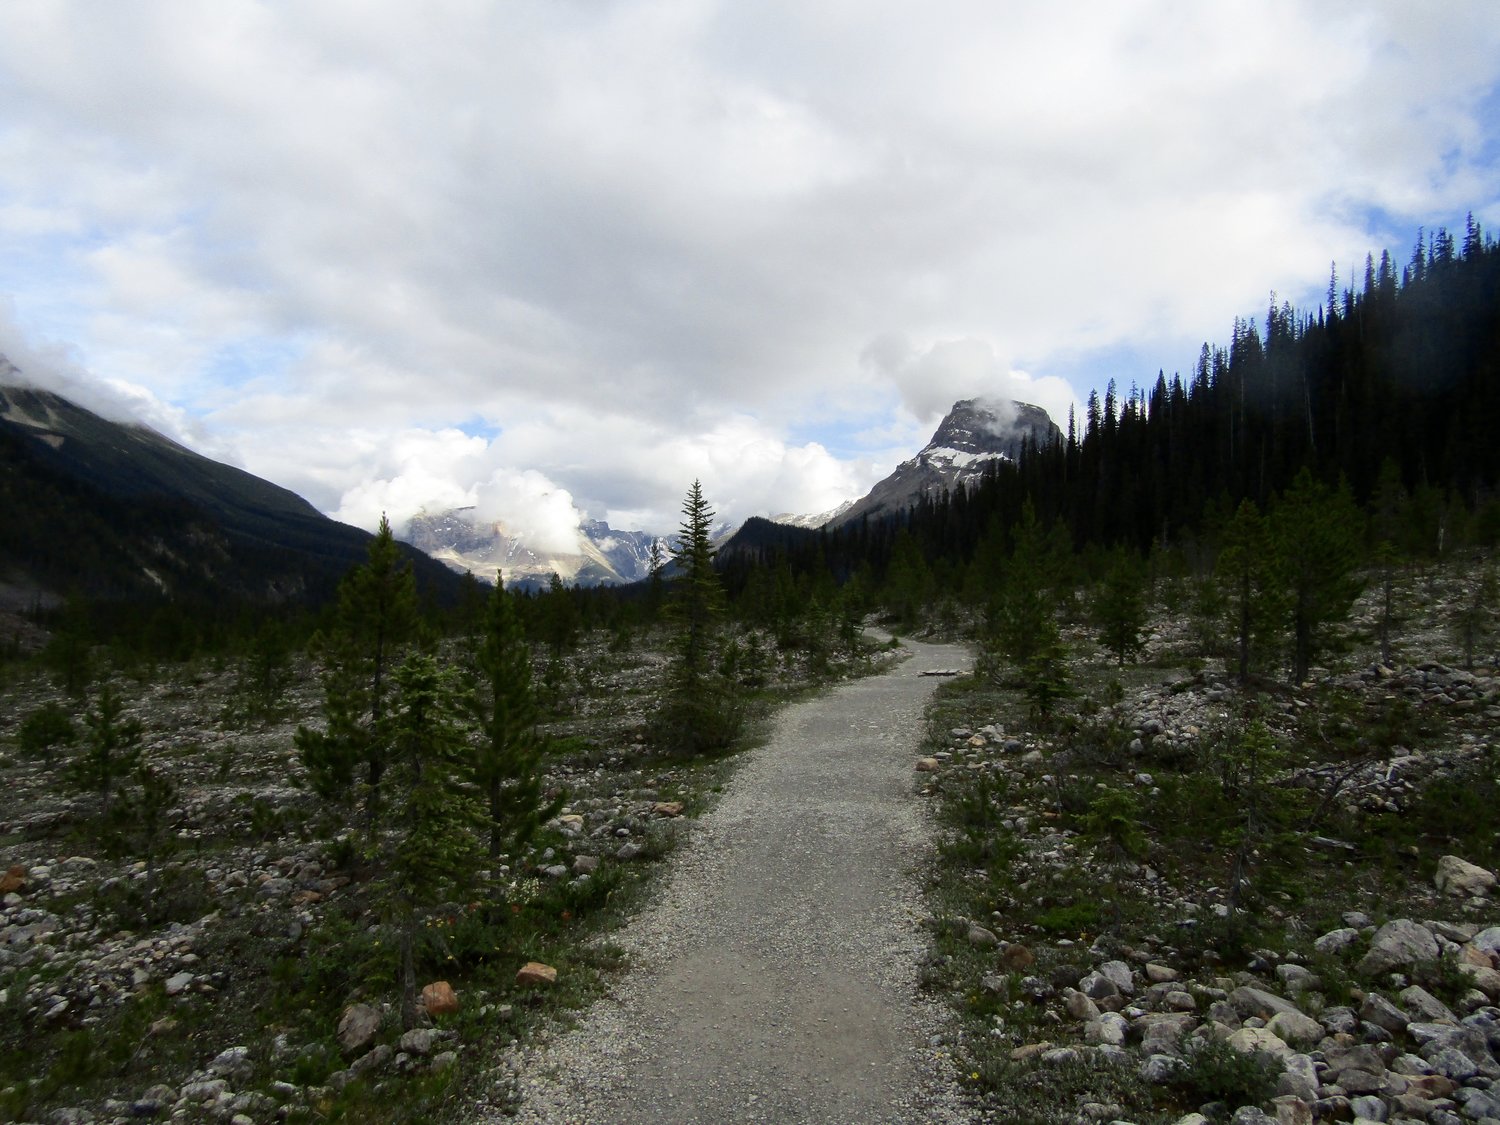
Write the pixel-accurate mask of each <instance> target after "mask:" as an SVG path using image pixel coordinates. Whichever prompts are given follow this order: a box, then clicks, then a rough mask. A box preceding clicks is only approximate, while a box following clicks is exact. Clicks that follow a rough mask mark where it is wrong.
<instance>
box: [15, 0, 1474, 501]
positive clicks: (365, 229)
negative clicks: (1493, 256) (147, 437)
mask: <svg viewBox="0 0 1500 1125" xmlns="http://www.w3.org/2000/svg"><path fill="white" fill-rule="evenodd" d="M1491 9H1492V0H1433V2H1431V3H1428V4H1424V5H1422V6H1421V7H1420V9H1417V8H1414V7H1413V6H1411V5H1409V4H1402V3H1398V2H1397V0H1378V2H1374V3H1368V4H1359V5H1354V4H1344V3H1336V4H1328V3H1324V2H1320V0H1257V2H1256V3H1253V4H1252V3H1250V2H1249V0H1226V2H1223V3H1216V4H1212V5H1188V6H1184V5H1182V4H1179V3H1175V2H1172V0H1141V2H1139V3H1132V4H1119V3H1117V2H1115V0H1077V2H1075V3H1070V4H1068V5H1063V6H1058V5H1042V4H1007V5H996V4H993V3H987V2H983V3H982V2H980V0H934V2H933V3H930V4H928V5H925V6H923V7H921V8H916V7H914V6H911V5H909V4H905V3H896V2H894V0H872V2H871V3H868V4H864V5H857V6H853V5H846V4H805V3H792V2H790V0H765V2H763V3H755V4H735V3H730V2H729V0H639V2H635V3H628V4H577V3H559V2H557V0H517V2H515V3H510V4H505V5H500V6H486V5H472V4H467V3H463V2H459V0H451V2H449V0H442V2H438V3H435V4H428V5H412V4H408V3H398V2H396V0H365V2H362V3H359V4H346V3H339V4H316V5H307V4H296V3H290V2H286V0H271V2H266V3H251V2H249V0H225V2H224V3H218V4H213V5H194V4H184V3H181V2H179V0H137V2H135V3H131V4H128V5H99V4H96V3H90V2H86V0H55V2H54V3H50V4H46V5H34V4H22V5H8V6H4V7H0V92H3V94H4V97H3V98H0V294H5V293H9V294H11V295H12V296H13V299H14V302H15V309H16V312H15V315H14V318H13V319H14V321H15V322H16V324H17V325H18V326H19V331H20V332H21V334H22V335H24V336H25V337H26V338H28V339H54V340H68V341H70V342H71V343H72V344H73V345H74V346H75V349H76V350H75V351H74V352H73V353H72V359H71V361H70V362H71V363H72V364H73V366H74V367H75V368H77V369H79V370H82V369H87V370H90V371H94V372H98V373H100V374H101V375H104V376H107V377H108V378H109V379H113V380H116V381H117V382H120V383H123V384H129V385H130V386H131V387H134V388H137V390H138V392H139V394H141V395H146V396H149V398H150V401H149V402H148V404H147V405H148V409H149V410H150V411H153V412H155V416H156V417H161V416H162V415H163V413H164V412H167V411H169V410H175V411H177V412H178V414H179V417H178V419H177V421H176V422H175V423H171V424H175V425H177V426H178V430H179V432H184V433H190V432H191V430H192V427H193V426H194V425H197V424H200V423H201V426H202V427H206V429H204V430H202V431H201V432H200V434H199V435H198V438H197V440H198V441H199V442H200V443H202V442H209V443H213V448H216V449H219V450H223V449H227V448H231V447H232V448H234V449H237V450H238V451H239V456H240V458H241V459H242V460H243V462H244V463H245V464H246V465H247V466H249V467H251V468H252V469H254V470H255V471H258V472H262V473H265V474H267V475H271V476H272V477H273V478H274V479H276V480H278V481H279V482H281V483H284V484H287V485H288V486H290V487H294V488H297V489H298V490H299V491H304V492H305V493H306V494H307V495H308V496H309V498H310V499H312V500H313V501H314V503H316V504H318V505H319V506H320V507H323V508H324V509H325V510H328V511H334V512H338V513H341V514H343V515H346V516H347V517H348V518H350V519H354V520H356V521H358V522H365V523H368V521H369V520H370V517H371V513H374V515H375V517H376V518H378V513H379V509H380V508H382V507H385V508H388V509H389V510H391V511H392V512H393V513H395V512H398V511H399V510H400V508H399V506H403V505H411V504H437V503H440V502H447V500H449V499H452V498H455V497H468V498H469V499H470V500H473V499H475V498H477V497H479V496H480V495H481V494H482V493H484V492H485V490H486V489H491V490H492V491H495V492H496V493H510V494H514V495H516V496H517V497H518V498H524V502H523V499H518V500H517V501H516V503H517V504H518V505H520V506H519V507H518V508H517V518H527V519H534V520H535V521H536V522H537V525H538V526H540V527H550V526H553V525H554V524H555V523H556V520H557V519H558V518H560V516H561V513H562V512H563V510H564V509H565V508H567V507H572V508H574V509H577V510H579V511H585V512H590V513H594V514H604V513H613V516H612V519H619V520H621V521H626V522H629V521H632V520H634V519H636V518H637V517H638V518H639V519H640V520H643V521H644V520H646V519H651V520H664V521H665V523H666V524H667V525H669V526H670V525H671V524H673V523H675V521H676V506H677V501H678V500H680V497H681V494H682V491H683V490H684V489H685V488H686V485H687V483H688V482H689V481H691V479H692V478H693V477H694V476H700V477H702V478H703V480H704V484H705V487H706V488H708V489H709V491H710V493H711V495H717V496H719V497H721V498H722V499H720V500H719V501H718V504H719V506H720V507H721V508H722V509H723V510H725V511H726V512H733V513H736V514H740V513H743V514H749V513H751V512H753V511H768V512H775V511H785V510H792V511H810V510H811V511H816V510H822V509H826V508H828V507H831V506H832V504H833V503H835V502H837V501H838V500H841V499H846V498H848V496H849V495H852V494H854V493H856V492H859V491H862V490H863V489H864V488H866V487H868V484H869V483H870V482H871V481H872V480H873V479H874V478H875V477H876V476H878V475H879V474H880V472H881V471H882V469H883V468H888V467H889V462H890V461H891V460H892V458H894V457H898V456H904V455H909V454H910V453H911V452H912V451H913V450H914V448H915V447H916V446H917V445H920V443H921V442H922V441H925V440H926V437H927V435H928V434H929V433H930V431H931V425H932V423H933V422H935V420H936V415H938V414H940V413H941V412H942V411H943V410H945V409H947V407H948V406H950V405H951V404H952V402H953V401H954V400H956V399H958V398H966V397H971V396H973V395H976V394H989V395H992V396H995V397H1001V398H1016V399H1020V400H1023V401H1033V402H1037V403H1038V405H1042V406H1044V407H1045V408H1046V409H1047V410H1048V411H1049V413H1051V414H1052V415H1053V417H1054V418H1055V419H1056V420H1057V421H1058V422H1059V424H1065V421H1066V413H1067V406H1068V405H1069V403H1071V402H1074V401H1076V399H1077V397H1078V395H1080V394H1082V395H1086V394H1087V391H1088V389H1089V387H1088V385H1086V384H1087V383H1089V382H1097V383H1102V381H1103V380H1104V379H1105V378H1107V377H1110V376H1114V377H1117V378H1119V379H1120V380H1121V382H1122V384H1127V383H1128V382H1129V381H1130V380H1132V379H1138V380H1139V381H1141V382H1143V383H1145V382H1149V381H1150V379H1151V378H1152V377H1154V374H1155V369H1156V367H1158V366H1160V367H1164V368H1166V369H1167V370H1168V371H1171V370H1173V369H1174V368H1179V369H1180V368H1186V367H1187V366H1189V365H1190V364H1191V363H1192V362H1193V359H1194V357H1195V354H1196V350H1197V343H1198V342H1200V341H1201V340H1203V339H1213V340H1222V339H1223V338H1224V336H1225V334H1226V333H1227V331H1228V326H1229V323H1230V320H1231V318H1232V317H1233V316H1235V315H1237V314H1239V315H1243V314H1249V313H1259V312H1260V311H1261V310H1262V309H1263V307H1264V304H1265V295H1266V292H1267V290H1269V289H1270V288H1273V287H1274V288H1275V289H1277V291H1278V292H1279V293H1281V294H1282V295H1283V296H1284V297H1287V298H1290V299H1292V300H1294V301H1297V302H1308V301H1310V302H1313V303H1316V301H1317V300H1318V298H1319V297H1320V296H1321V293H1322V290H1323V287H1324V285H1325V283H1326V278H1327V263H1328V261H1329V259H1331V258H1332V259H1337V260H1338V262H1339V263H1340V270H1341V273H1342V274H1343V276H1345V277H1346V278H1347V277H1350V276H1353V275H1354V274H1355V273H1356V271H1357V270H1358V268H1359V266H1360V263H1361V262H1362V261H1363V258H1364V254H1365V251H1366V250H1367V249H1370V248H1371V247H1372V246H1373V247H1374V248H1375V249H1376V250H1377V251H1378V249H1379V248H1380V247H1381V246H1382V245H1389V246H1390V247H1391V248H1392V249H1393V250H1394V251H1395V252H1396V253H1397V254H1398V257H1404V249H1403V247H1404V245H1405V243H1406V242H1408V241H1409V239H1410V238H1411V237H1412V234H1413V231H1414V228H1415V226H1416V225H1417V223H1419V222H1420V223H1426V224H1427V225H1429V226H1431V225H1433V224H1434V223H1437V222H1450V223H1451V222H1455V221H1457V220H1459V219H1461V217H1462V212H1463V211H1464V210H1465V209H1467V208H1470V207H1472V208H1474V210H1475V211H1476V212H1477V213H1479V214H1480V215H1482V216H1484V215H1494V214H1500V174H1497V170H1496V166H1495V161H1494V153H1495V151H1496V141H1497V131H1500V124H1497V121H1496V115H1495V114H1494V112H1493V110H1494V106H1495V97H1496V95H1495V90H1496V83H1497V80H1500V21H1497V20H1495V19H1494V18H1493V13H1492V10H1491ZM1487 99H1488V100H1487ZM1496 221H1500V220H1496ZM23 343H24V341H23ZM1125 345H1129V346H1130V348H1131V349H1132V350H1133V351H1134V352H1135V354H1139V355H1152V356H1153V361H1152V362H1151V363H1150V365H1149V368H1148V369H1146V370H1141V371H1128V370H1119V369H1108V370H1106V369H1103V368H1097V367H1090V366H1089V363H1090V359H1089V357H1091V356H1093V355H1096V354H1104V353H1110V354H1115V353H1118V352H1119V350H1120V349H1121V348H1122V347H1124V346H1125ZM1061 371H1067V372H1072V373H1076V374H1075V375H1074V377H1075V378H1076V379H1077V380H1078V383H1079V385H1078V386H1076V387H1074V386H1069V385H1068V384H1067V383H1066V382H1064V381H1063V380H1062V379H1060V378H1059V372H1061ZM60 377H61V376H60ZM77 382H78V380H77V379H74V380H73V383H75V384H76V383H77ZM93 382H94V383H99V382H101V380H93ZM168 404H169V405H168ZM834 407H837V408H838V409H840V410H843V411H845V412H847V413H848V415H849V416H851V417H855V418H857V419H858V428H859V430H860V431H861V433H862V435H863V436H859V435H856V437H855V438H850V437H849V436H848V434H847V433H846V434H844V435H843V436H842V437H841V438H840V439H839V441H838V442H837V443H835V441H834V440H833V439H832V438H831V437H826V436H825V435H824V434H823V433H821V432H820V431H819V430H818V429H817V428H816V427H811V426H809V425H808V424H807V420H808V419H810V418H814V417H821V418H826V417H830V416H832V411H833V408H834ZM460 426H462V427H464V429H465V430H468V431H472V432H481V433H484V434H486V435H487V436H486V438H484V439H475V438H468V437H461V439H460V438H453V437H451V436H447V435H452V434H454V433H458V432H459V431H458V429H457V427H460ZM827 429H829V431H830V432H831V427H827ZM793 434H795V435H796V436H795V437H794V436H792V435H793ZM488 435H493V436H488ZM476 441H477V442H479V443H480V445H482V446H483V448H482V449H479V448H478V447H477V446H476V445H475V442H476ZM851 442H853V443H854V444H855V445H856V446H858V448H855V449H854V450H853V451H852V452H851V450H850V443H851ZM861 443H862V444H861ZM835 447H837V448H839V450H840V456H839V457H835V456H833V455H832V454H830V453H829V452H828V450H829V449H830V448H835ZM456 451H457V452H456ZM528 473H535V474H538V475H539V478H540V481H541V483H537V481H536V480H534V479H533V478H531V477H528V476H527V474H528ZM496 482H498V483H496Z"/></svg>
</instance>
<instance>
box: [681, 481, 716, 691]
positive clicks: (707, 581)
mask: <svg viewBox="0 0 1500 1125" xmlns="http://www.w3.org/2000/svg"><path fill="white" fill-rule="evenodd" d="M682 517H683V519H682V524H681V526H680V527H679V528H678V536H677V545H676V547H675V548H674V550H673V551H672V558H673V560H674V561H675V562H676V563H677V567H678V570H679V575H678V578H677V580H676V581H675V582H674V583H673V585H672V595H673V598H672V615H673V618H674V620H675V621H676V623H677V626H678V650H677V658H678V668H679V671H680V673H681V674H682V675H683V676H684V677H685V678H687V679H689V680H696V679H699V678H701V677H702V676H703V674H704V673H705V672H706V671H707V669H708V650H709V642H710V639H711V635H712V631H713V627H714V623H715V622H716V621H717V620H718V618H719V616H720V614H721V613H722V612H723V608H724V590H723V587H722V586H721V585H720V583H719V576H718V574H717V573H716V572H715V571H714V554H715V552H714V546H713V520H714V510H713V509H712V508H710V507H709V506H708V501H706V500H705V499H704V498H703V486H702V485H701V484H700V483H699V482H698V481H696V480H695V481H693V484H692V487H691V488H689V489H688V494H687V498H686V499H685V500H684V501H683V504H682Z"/></svg>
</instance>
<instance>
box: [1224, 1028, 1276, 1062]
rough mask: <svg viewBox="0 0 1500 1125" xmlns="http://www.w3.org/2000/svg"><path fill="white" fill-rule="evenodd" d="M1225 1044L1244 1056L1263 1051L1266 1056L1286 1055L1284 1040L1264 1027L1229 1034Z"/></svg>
mask: <svg viewBox="0 0 1500 1125" xmlns="http://www.w3.org/2000/svg"><path fill="white" fill-rule="evenodd" d="M1225 1042H1227V1043H1228V1044H1229V1045H1230V1046H1231V1047H1233V1048H1234V1049H1235V1050H1236V1051H1240V1052H1242V1053H1244V1054H1250V1053H1251V1052H1252V1051H1264V1052H1265V1053H1266V1054H1270V1055H1277V1056H1280V1055H1285V1054H1286V1053H1287V1046H1286V1040H1284V1039H1282V1038H1281V1037H1280V1036H1279V1035H1277V1034H1276V1033H1275V1032H1273V1031H1271V1030H1270V1029H1269V1028H1265V1027H1242V1028H1240V1029H1239V1030H1238V1031H1236V1032H1233V1033H1231V1034H1230V1036H1229V1038H1228V1039H1227V1040H1225Z"/></svg>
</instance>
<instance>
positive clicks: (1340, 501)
mask: <svg viewBox="0 0 1500 1125" xmlns="http://www.w3.org/2000/svg"><path fill="white" fill-rule="evenodd" d="M1361 524H1362V521H1361V519H1360V516H1359V511H1358V509H1356V508H1355V506H1354V501H1353V499H1352V498H1351V497H1350V496H1349V492H1348V489H1346V488H1339V489H1336V490H1335V489H1331V488H1328V487H1327V486H1326V485H1323V484H1320V483H1318V482H1317V481H1315V480H1314V479H1313V476H1312V473H1311V472H1309V471H1308V470H1307V469H1303V470H1302V472H1300V473H1299V474H1298V475H1297V479H1296V480H1295V481H1293V482H1292V487H1291V488H1289V489H1288V490H1287V491H1286V492H1285V493H1284V494H1283V495H1282V497H1281V499H1280V501H1279V502H1278V503H1277V505H1276V508H1275V510H1274V511H1273V512H1272V514H1271V538H1272V541H1273V543H1274V545H1275V550H1276V556H1277V561H1278V564H1279V569H1280V572H1281V577H1282V583H1283V588H1284V590H1285V593H1286V596H1287V598H1288V601H1289V603H1290V610H1291V614H1290V626H1291V636H1292V682H1293V683H1298V684H1300V683H1302V682H1303V681H1304V680H1306V679H1307V674H1308V670H1309V668H1310V667H1311V666H1312V662H1313V660H1314V659H1315V658H1316V657H1317V656H1318V655H1319V654H1320V653H1321V652H1322V651H1323V650H1324V649H1326V648H1327V647H1328V641H1329V635H1328V633H1329V629H1330V628H1331V627H1332V626H1333V625H1336V624H1338V623H1339V622H1342V621H1343V620H1344V619H1345V618H1346V617H1347V616H1348V615H1349V611H1350V609H1351V608H1353V605H1354V599H1355V598H1357V597H1358V596H1359V592H1360V590H1361V588H1362V587H1363V582H1362V581H1361V580H1360V578H1359V577H1358V575H1357V574H1356V573H1355V567H1356V565H1357V564H1358V562H1359V543H1360V532H1361V529H1362V528H1361Z"/></svg>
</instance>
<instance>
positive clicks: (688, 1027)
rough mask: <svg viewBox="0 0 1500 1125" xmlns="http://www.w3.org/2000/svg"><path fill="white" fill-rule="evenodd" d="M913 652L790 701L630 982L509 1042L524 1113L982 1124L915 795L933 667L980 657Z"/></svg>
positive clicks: (724, 805)
mask: <svg viewBox="0 0 1500 1125" xmlns="http://www.w3.org/2000/svg"><path fill="white" fill-rule="evenodd" d="M907 648H908V649H909V650H910V651H911V654H912V655H911V658H910V659H908V660H906V661H904V662H902V663H900V664H898V665H896V666H894V667H893V668H892V669H890V670H888V671H887V672H886V673H884V674H882V675H879V676H874V677H870V678H868V679H864V680H858V681H854V682H851V683H846V684H843V685H841V686H839V687H838V688H836V689H834V690H833V691H832V692H830V693H828V694H826V695H823V696H820V697H818V698H816V699H813V700H809V701H806V702H803V703H799V704H797V705H794V706H792V707H790V708H788V709H787V710H786V711H785V712H783V713H782V714H781V715H780V716H779V717H778V719H777V721H776V724H775V728H774V731H773V733H772V736H771V738H770V740H769V741H768V742H767V743H766V744H765V745H764V746H761V747H759V748H757V749H755V750H753V751H751V752H750V753H749V755H748V758H747V760H746V761H745V763H744V764H743V766H742V767H741V768H740V770H739V772H738V773H737V774H736V775H735V776H734V778H733V780H732V782H731V783H730V784H729V785H728V786H727V787H726V792H725V794H724V797H723V799H722V801H721V803H720V804H719V805H718V807H717V808H715V809H714V810H713V811H712V812H711V813H709V814H707V815H706V816H704V817H703V818H702V819H701V820H700V821H699V822H698V823H697V824H696V825H695V827H694V830H693V832H692V834H691V837H690V839H689V842H688V844H687V845H686V846H685V847H684V849H683V850H682V852H681V853H680V854H679V855H678V856H677V857H676V858H675V859H674V860H673V867H672V871H671V874H670V876H669V880H668V882H667V885H666V886H665V887H664V888H663V891H662V893H661V895H660V896H659V898H658V899H657V901H656V902H655V903H653V905H652V906H650V907H649V908H648V909H647V910H646V911H645V912H643V913H642V914H641V915H640V916H639V917H637V918H636V919H635V920H633V921H632V922H631V923H630V925H629V926H627V927H626V929H625V930H624V931H623V933H621V934H618V935H616V939H617V940H618V941H619V942H620V944H622V945H623V946H624V947H625V949H626V950H627V951H628V953H629V954H630V955H631V957H632V960H633V967H632V969H631V971H630V972H629V973H628V974H627V976H626V978H625V979H624V980H623V981H622V982H621V984H620V985H619V986H618V988H617V989H616V991H615V992H614V994H613V995H612V996H611V997H610V998H608V999H606V1000H605V1001H602V1002H601V1003H599V1004H597V1005H596V1006H595V1007H594V1008H593V1009H592V1010H591V1011H590V1012H589V1013H588V1014H587V1015H586V1016H585V1018H584V1020H583V1022H582V1023H581V1025H580V1026H579V1027H578V1028H577V1029H575V1030H573V1031H571V1032H569V1033H567V1034H564V1035H562V1036H560V1037H558V1038H557V1039H555V1040H554V1041H553V1042H551V1043H550V1044H544V1045H541V1046H538V1047H534V1048H532V1049H531V1050H529V1051H527V1052H526V1053H524V1054H522V1055H520V1056H516V1057H512V1058H510V1059H508V1060H506V1062H505V1064H504V1066H503V1068H502V1072H501V1073H500V1074H499V1075H497V1079H498V1081H499V1083H500V1084H502V1085H506V1084H509V1083H512V1082H513V1083H514V1084H515V1086H516V1087H517V1088H518V1090H519V1092H520V1093H521V1095H522V1099H523V1100H522V1104H521V1107H520V1116H519V1120H521V1121H527V1122H573V1121H578V1122H582V1121H587V1122H592V1123H600V1125H606V1123H630V1122H650V1123H653V1125H656V1123H663V1125H666V1123H671V1122H683V1123H687V1122H704V1121H714V1122H835V1121H861V1122H896V1123H906V1122H910V1123H915V1122H959V1121H967V1120H969V1117H968V1114H967V1112H966V1110H965V1108H964V1106H963V1105H962V1103H961V1100H960V1096H959V1094H958V1092H957V1087H956V1084H955V1082H954V1077H955V1076H954V1075H952V1074H951V1073H949V1069H948V1068H949V1064H948V1060H947V1057H946V1055H945V1054H944V1052H943V1051H942V1050H941V1048H940V1047H939V1046H936V1045H935V1044H936V1043H937V1042H938V1036H939V1033H940V1032H941V1030H942V1028H943V1027H944V1026H945V1024H944V1021H945V1020H946V1019H947V1016H946V1015H945V1014H944V1013H943V1012H942V1011H941V1010H940V1009H938V1008H937V1007H935V1006H934V1005H932V1004H930V1003H928V1002H927V1001H925V1000H923V999H922V998H920V997H919V995H918V990H917V973H918V967H919V962H920V959H921V956H922V953H923V951H924V950H925V948H926V940H925V938H924V936H923V934H922V931H921V929H920V927H919V918H920V913H921V893H920V885H919V871H918V868H919V864H920V863H921V862H922V860H923V859H924V858H925V857H926V856H927V855H928V849H929V848H930V846H931V836H932V833H931V829H930V826H929V824H928V823H927V822H926V820H925V819H924V813H923V809H922V803H921V801H920V799H919V798H917V797H915V796H914V795H913V794H912V776H913V775H912V760H913V755H914V752H915V750H916V748H917V746H918V745H919V743H920V741H921V736H922V720H923V710H924V707H925V706H926V704H927V702H928V700H929V698H930V696H931V693H932V691H933V690H935V688H936V686H937V683H938V682H939V680H938V678H937V677H934V676H930V675H927V673H928V672H931V671H934V670H937V671H948V670H950V669H952V668H954V667H955V666H957V665H959V664H961V663H966V662H967V656H966V654H965V653H964V652H963V651H962V650H961V649H958V648H955V647H952V646H937V645H922V644H915V643H909V644H908V645H907ZM485 1119H486V1120H493V1121H497V1122H498V1121H501V1120H515V1119H516V1118H511V1117H503V1116H502V1115H501V1114H500V1113H499V1112H498V1111H497V1112H495V1113H494V1115H493V1116H491V1117H487V1118H485Z"/></svg>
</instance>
